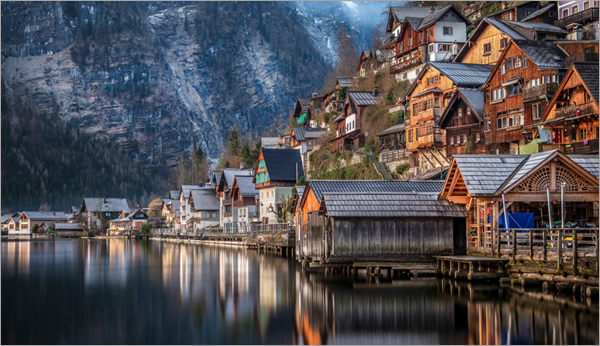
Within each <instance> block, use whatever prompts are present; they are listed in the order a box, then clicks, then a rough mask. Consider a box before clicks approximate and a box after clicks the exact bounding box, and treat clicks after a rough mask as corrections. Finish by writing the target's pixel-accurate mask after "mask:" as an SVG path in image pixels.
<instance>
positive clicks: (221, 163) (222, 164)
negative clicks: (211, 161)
mask: <svg viewBox="0 0 600 346" xmlns="http://www.w3.org/2000/svg"><path fill="white" fill-rule="evenodd" d="M224 168H229V162H228V161H227V160H226V159H225V154H221V158H220V159H219V163H217V171H220V170H223V169H224Z"/></svg>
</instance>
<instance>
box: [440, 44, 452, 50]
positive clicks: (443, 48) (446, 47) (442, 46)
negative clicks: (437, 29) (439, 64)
mask: <svg viewBox="0 0 600 346" xmlns="http://www.w3.org/2000/svg"><path fill="white" fill-rule="evenodd" d="M451 48H452V46H451V45H449V44H438V52H447V51H449V50H450V49H451Z"/></svg>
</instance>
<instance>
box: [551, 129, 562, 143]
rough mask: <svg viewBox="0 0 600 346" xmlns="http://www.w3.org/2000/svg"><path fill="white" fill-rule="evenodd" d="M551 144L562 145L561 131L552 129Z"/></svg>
mask: <svg viewBox="0 0 600 346" xmlns="http://www.w3.org/2000/svg"><path fill="white" fill-rule="evenodd" d="M552 143H562V129H552Z"/></svg>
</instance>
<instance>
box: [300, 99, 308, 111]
mask: <svg viewBox="0 0 600 346" xmlns="http://www.w3.org/2000/svg"><path fill="white" fill-rule="evenodd" d="M298 103H300V107H301V108H302V111H303V112H307V111H308V110H309V109H310V98H298Z"/></svg>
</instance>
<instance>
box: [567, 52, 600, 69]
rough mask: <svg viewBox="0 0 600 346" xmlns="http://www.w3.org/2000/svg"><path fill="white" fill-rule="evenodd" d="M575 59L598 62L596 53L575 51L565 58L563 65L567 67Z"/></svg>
mask: <svg viewBox="0 0 600 346" xmlns="http://www.w3.org/2000/svg"><path fill="white" fill-rule="evenodd" d="M575 61H594V62H598V53H577V54H573V55H571V56H568V57H566V58H565V67H566V68H569V67H571V65H573V63H574V62H575Z"/></svg>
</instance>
